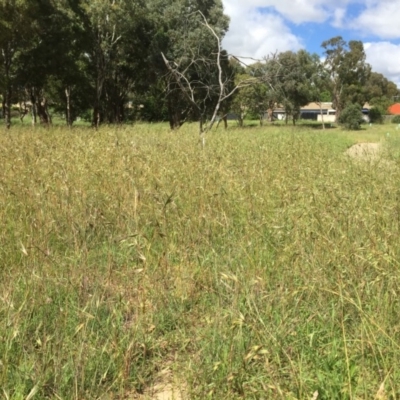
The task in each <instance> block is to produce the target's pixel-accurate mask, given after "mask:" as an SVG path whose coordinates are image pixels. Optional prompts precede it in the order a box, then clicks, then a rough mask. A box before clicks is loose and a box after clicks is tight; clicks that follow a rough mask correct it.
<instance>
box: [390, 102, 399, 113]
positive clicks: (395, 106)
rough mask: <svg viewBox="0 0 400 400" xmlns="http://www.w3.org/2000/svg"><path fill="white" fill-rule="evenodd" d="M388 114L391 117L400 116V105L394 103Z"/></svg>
mask: <svg viewBox="0 0 400 400" xmlns="http://www.w3.org/2000/svg"><path fill="white" fill-rule="evenodd" d="M388 112H389V114H392V115H400V103H396V104H393V105H392V106H390V107H389V109H388Z"/></svg>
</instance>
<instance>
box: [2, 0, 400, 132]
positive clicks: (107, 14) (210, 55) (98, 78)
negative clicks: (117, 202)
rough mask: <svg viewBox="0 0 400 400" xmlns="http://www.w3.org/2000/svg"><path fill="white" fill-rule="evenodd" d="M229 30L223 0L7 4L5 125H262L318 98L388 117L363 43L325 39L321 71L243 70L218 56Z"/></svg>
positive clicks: (268, 61)
mask: <svg viewBox="0 0 400 400" xmlns="http://www.w3.org/2000/svg"><path fill="white" fill-rule="evenodd" d="M228 29H229V18H228V17H227V16H226V15H225V14H224V9H223V5H222V1H221V0H168V1H167V0H146V1H145V0H91V1H89V0H0V97H1V101H2V117H3V119H4V122H5V125H6V126H7V127H10V125H11V116H12V115H13V112H12V109H14V112H17V110H18V112H19V116H20V118H21V119H23V118H24V117H25V115H26V114H27V113H29V114H30V115H31V118H32V123H33V124H35V123H37V122H40V123H42V124H50V123H51V122H52V115H54V114H55V113H57V114H58V115H62V116H63V118H64V119H65V121H66V123H67V124H68V125H70V126H71V125H72V124H73V122H74V120H76V118H77V117H81V118H85V119H88V120H90V121H91V123H92V125H93V126H95V127H97V126H99V125H100V124H101V123H121V122H124V121H127V120H130V119H134V118H137V117H140V118H143V119H148V120H153V121H154V120H165V119H168V121H169V123H170V126H171V128H172V129H176V128H179V126H181V125H182V124H183V123H184V122H185V121H187V120H200V121H203V122H204V121H206V120H207V119H210V118H212V115H213V114H214V113H215V112H219V113H222V114H224V115H226V114H227V113H228V112H229V111H233V112H235V113H236V114H238V115H241V117H240V118H241V119H242V120H243V118H244V116H245V115H246V114H248V115H253V116H256V117H257V118H259V120H260V123H262V122H263V120H264V117H265V115H266V114H267V115H268V117H269V119H271V118H272V112H273V110H274V108H276V107H278V106H283V107H284V108H285V110H286V115H287V117H290V118H292V120H293V122H295V121H296V119H297V118H298V116H299V110H300V108H301V107H302V106H303V105H305V104H307V103H308V102H310V101H317V102H318V101H320V102H321V101H323V100H327V99H329V98H330V99H331V100H332V101H333V103H334V107H335V108H336V109H337V113H338V115H340V112H341V110H342V109H343V108H344V107H345V106H346V105H348V104H351V103H359V104H360V105H362V104H363V103H364V102H365V101H370V103H371V104H373V105H375V106H376V107H380V108H381V109H384V108H385V107H386V108H387V104H389V103H390V101H391V100H393V98H394V97H395V96H398V94H399V91H398V88H397V87H396V85H395V84H394V83H393V82H390V81H389V80H387V79H386V78H385V77H384V76H383V75H381V74H378V73H375V72H372V71H371V67H370V66H369V65H368V64H367V63H366V57H365V52H364V48H363V45H362V43H361V42H358V41H349V42H348V43H347V42H346V41H344V40H343V39H342V38H341V37H336V38H332V39H330V40H328V41H325V42H323V44H322V47H323V49H324V51H325V61H324V62H322V61H321V59H320V57H319V56H317V55H315V54H309V53H308V52H307V51H305V50H300V51H298V52H297V53H294V52H290V51H289V52H283V53H277V54H275V55H272V56H271V55H270V56H268V55H266V58H265V59H264V60H260V61H258V62H255V63H253V64H252V65H247V66H245V65H241V64H240V62H239V61H238V59H237V58H234V57H231V56H230V55H228V54H227V52H226V51H225V50H224V49H223V48H222V47H221V40H222V39H223V37H224V35H225V34H226V32H227V31H228ZM239 56H240V55H239ZM166 61H167V62H166ZM177 74H180V75H179V76H180V78H179V79H177V77H178V75H177ZM221 88H222V89H221ZM221 90H222V91H221ZM189 91H191V95H192V96H193V99H192V100H193V101H192V100H191V99H190V96H189V97H188V93H189ZM231 92H232V93H231ZM227 94H229V96H227ZM240 118H239V119H240Z"/></svg>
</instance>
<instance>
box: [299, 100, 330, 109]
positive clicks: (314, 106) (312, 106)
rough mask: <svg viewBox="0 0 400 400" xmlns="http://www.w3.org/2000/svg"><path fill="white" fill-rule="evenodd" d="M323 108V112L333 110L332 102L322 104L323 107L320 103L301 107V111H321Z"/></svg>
mask: <svg viewBox="0 0 400 400" xmlns="http://www.w3.org/2000/svg"><path fill="white" fill-rule="evenodd" d="M321 106H322V109H323V110H332V103H331V102H322V103H321V105H320V103H316V102H312V103H308V104H307V105H306V106H303V107H301V110H302V111H308V110H319V109H320V107H321Z"/></svg>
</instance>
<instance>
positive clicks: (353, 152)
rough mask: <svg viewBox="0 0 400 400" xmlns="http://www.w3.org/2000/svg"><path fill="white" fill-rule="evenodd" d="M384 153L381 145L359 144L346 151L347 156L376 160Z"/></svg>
mask: <svg viewBox="0 0 400 400" xmlns="http://www.w3.org/2000/svg"><path fill="white" fill-rule="evenodd" d="M381 151H382V146H381V144H380V143H357V144H355V145H354V146H351V147H350V148H349V149H347V150H346V154H347V155H348V156H350V157H352V158H356V159H369V160H371V159H375V158H377V157H378V156H379V154H380V153H381Z"/></svg>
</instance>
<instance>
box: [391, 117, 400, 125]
mask: <svg viewBox="0 0 400 400" xmlns="http://www.w3.org/2000/svg"><path fill="white" fill-rule="evenodd" d="M392 123H394V124H400V115H395V116H394V117H393V118H392Z"/></svg>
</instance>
